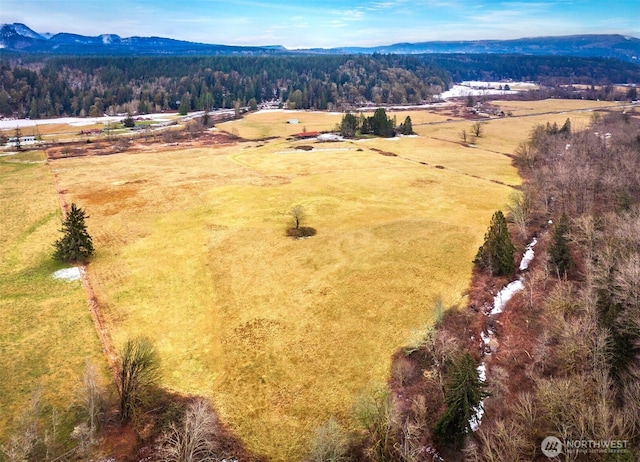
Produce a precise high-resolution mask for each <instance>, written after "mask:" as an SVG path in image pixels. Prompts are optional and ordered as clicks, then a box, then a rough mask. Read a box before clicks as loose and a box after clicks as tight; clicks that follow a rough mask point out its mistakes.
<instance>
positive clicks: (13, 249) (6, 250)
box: [0, 151, 106, 445]
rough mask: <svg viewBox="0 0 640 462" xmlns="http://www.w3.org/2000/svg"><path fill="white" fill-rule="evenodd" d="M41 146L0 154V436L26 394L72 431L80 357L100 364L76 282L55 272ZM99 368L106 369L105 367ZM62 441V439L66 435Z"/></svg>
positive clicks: (1, 440) (55, 222)
mask: <svg viewBox="0 0 640 462" xmlns="http://www.w3.org/2000/svg"><path fill="white" fill-rule="evenodd" d="M44 159H45V157H44V153H43V152H42V151H39V152H38V151H35V152H33V151H32V152H27V153H23V154H19V155H17V156H11V157H0V223H1V226H0V242H2V246H0V313H1V315H0V408H1V409H2V412H0V444H3V445H4V444H5V443H7V442H8V441H9V435H10V434H11V433H12V432H14V431H18V429H19V427H20V422H19V421H20V419H21V416H22V415H23V414H24V413H25V411H26V410H28V409H29V407H30V402H31V399H32V397H33V396H36V395H38V396H40V405H41V406H40V410H41V411H42V413H43V414H42V416H44V417H45V420H46V419H48V418H49V416H50V412H51V409H52V408H57V409H59V410H60V413H59V414H58V418H59V419H61V421H60V422H59V431H60V434H63V433H65V432H66V434H68V432H70V431H71V428H72V427H71V428H70V426H72V425H73V424H74V421H73V418H74V411H73V405H74V403H76V402H77V399H78V392H79V389H80V380H81V377H82V373H83V370H84V368H85V363H86V362H87V361H91V362H93V363H94V364H96V365H97V366H98V368H99V369H102V370H103V372H106V371H105V370H106V361H105V359H104V357H103V356H102V353H101V350H100V345H99V342H98V339H97V337H96V333H95V329H94V327H93V324H92V321H91V317H90V315H89V312H88V310H87V302H86V299H85V293H84V291H83V290H82V287H81V285H80V282H65V281H60V280H55V279H53V277H52V273H53V272H54V271H55V270H57V269H60V268H62V267H63V266H62V265H60V264H58V263H55V262H54V261H53V260H52V258H51V254H52V250H53V247H52V243H53V242H54V241H55V240H56V239H57V238H58V229H59V227H60V220H61V216H62V215H61V213H60V207H59V205H58V200H57V197H56V194H55V189H54V186H53V179H52V177H51V172H50V170H49V167H48V166H47V165H45V163H44ZM105 376H106V375H105ZM67 444H68V443H67Z"/></svg>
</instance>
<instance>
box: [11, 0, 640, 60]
mask: <svg viewBox="0 0 640 462" xmlns="http://www.w3.org/2000/svg"><path fill="white" fill-rule="evenodd" d="M14 22H20V23H23V24H26V25H27V26H29V27H30V28H31V29H33V30H34V31H36V32H39V33H45V32H50V33H54V34H55V33H58V32H71V33H76V34H82V35H90V36H96V35H100V34H117V35H119V36H120V37H123V38H124V37H131V36H144V37H149V36H158V37H167V38H174V39H178V40H188V41H193V42H201V43H212V44H225V45H261V46H264V45H283V46H285V47H286V48H289V49H293V48H316V47H317V48H333V47H341V46H374V45H389V44H392V43H400V42H426V41H433V40H479V39H514V38H522V37H538V36H550V35H573V34H611V33H615V34H622V35H631V36H634V37H640V1H638V0H611V1H607V0H550V1H528V0H517V1H516V0H514V1H512V0H502V1H494V0H477V1H468V0H377V1H373V0H372V1H368V0H364V1H338V0H299V1H289V0H275V1H263V0H238V1H232V0H229V1H218V0H136V1H129V0H0V23H14Z"/></svg>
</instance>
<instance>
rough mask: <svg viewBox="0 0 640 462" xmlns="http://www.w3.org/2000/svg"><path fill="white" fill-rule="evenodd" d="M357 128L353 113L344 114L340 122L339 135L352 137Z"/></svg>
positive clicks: (356, 120) (356, 119)
mask: <svg viewBox="0 0 640 462" xmlns="http://www.w3.org/2000/svg"><path fill="white" fill-rule="evenodd" d="M357 130H358V118H357V117H356V116H355V115H353V114H350V113H348V114H345V115H344V116H343V117H342V122H340V135H342V136H344V137H345V138H353V137H354V136H356V131H357Z"/></svg>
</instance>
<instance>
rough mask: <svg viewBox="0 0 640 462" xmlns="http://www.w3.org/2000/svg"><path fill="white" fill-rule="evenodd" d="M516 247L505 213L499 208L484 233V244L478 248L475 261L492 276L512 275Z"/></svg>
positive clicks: (514, 268) (514, 266)
mask: <svg viewBox="0 0 640 462" xmlns="http://www.w3.org/2000/svg"><path fill="white" fill-rule="evenodd" d="M515 250H516V249H515V247H514V246H513V243H512V242H511V236H510V235H509V230H508V228H507V220H506V218H505V217H504V214H503V213H502V212H501V211H500V210H498V211H497V212H496V213H494V214H493V217H492V218H491V224H490V225H489V229H488V231H487V233H486V234H485V235H484V244H482V246H481V247H480V248H479V249H478V253H477V255H476V258H475V260H474V263H477V264H478V265H480V267H482V268H484V269H485V270H487V271H489V273H490V274H491V275H492V276H510V275H511V274H513V273H514V272H515V270H516V264H515V261H514V259H513V254H514V252H515Z"/></svg>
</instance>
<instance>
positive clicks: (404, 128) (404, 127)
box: [398, 116, 414, 135]
mask: <svg viewBox="0 0 640 462" xmlns="http://www.w3.org/2000/svg"><path fill="white" fill-rule="evenodd" d="M398 131H399V132H400V133H401V134H403V135H413V133H414V131H413V124H412V123H411V117H409V116H407V118H406V119H404V122H403V123H401V124H400V126H399V127H398Z"/></svg>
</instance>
